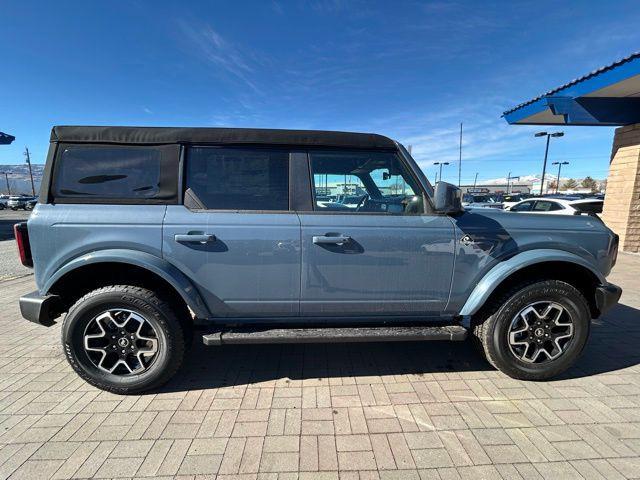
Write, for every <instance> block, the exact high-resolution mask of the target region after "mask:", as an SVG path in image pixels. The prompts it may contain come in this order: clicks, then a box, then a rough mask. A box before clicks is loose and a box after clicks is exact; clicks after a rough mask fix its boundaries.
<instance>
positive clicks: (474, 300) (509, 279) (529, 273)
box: [460, 249, 606, 318]
mask: <svg viewBox="0 0 640 480" xmlns="http://www.w3.org/2000/svg"><path fill="white" fill-rule="evenodd" d="M535 279H554V280H562V281H565V282H567V283H569V284H570V285H573V286H574V287H576V288H577V289H578V290H580V292H581V293H582V294H583V295H584V296H585V298H586V299H587V301H588V302H589V309H590V310H591V315H592V317H593V318H597V317H598V316H599V314H600V312H599V310H598V307H597V304H596V298H595V295H596V287H597V286H598V285H603V284H605V283H606V280H605V278H604V276H603V275H602V274H601V273H600V272H598V270H597V269H595V268H594V266H593V265H591V264H590V263H589V262H588V261H587V260H585V259H583V258H582V257H579V256H578V255H576V254H573V253H570V252H564V251H561V250H549V249H544V250H531V251H527V252H523V253H520V254H518V255H516V256H514V257H512V258H510V259H508V260H505V261H504V262H501V263H499V264H498V265H496V266H494V267H493V268H492V269H491V270H489V272H488V273H487V274H485V275H484V277H483V278H482V279H481V280H480V281H479V282H478V284H477V285H476V287H475V288H474V289H473V291H472V292H471V294H470V295H469V297H468V298H467V300H466V302H465V304H464V306H463V307H462V309H461V311H460V315H462V316H470V315H474V314H476V313H478V312H479V311H480V309H481V308H482V307H483V306H484V305H485V304H488V303H490V301H491V299H492V298H494V297H495V296H497V295H500V294H502V293H503V292H504V291H505V290H508V289H509V288H512V287H513V285H514V284H516V283H519V282H522V281H526V280H535Z"/></svg>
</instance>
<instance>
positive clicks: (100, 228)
mask: <svg viewBox="0 0 640 480" xmlns="http://www.w3.org/2000/svg"><path fill="white" fill-rule="evenodd" d="M165 209H166V206H164V205H89V204H87V205H80V204H37V205H36V207H35V208H34V210H33V212H32V213H31V215H30V217H29V220H28V222H27V226H28V229H29V239H30V243H31V251H32V255H33V260H34V268H35V280H36V285H37V286H38V288H39V289H40V290H41V293H43V294H44V293H46V290H43V288H45V285H47V284H49V279H50V278H51V277H52V276H53V275H54V274H55V273H56V272H57V271H58V270H60V269H61V268H63V267H64V266H65V265H66V264H68V263H69V262H71V261H72V260H74V259H76V258H80V257H82V256H84V255H86V254H88V253H92V252H96V251H100V250H109V249H119V250H127V251H139V252H145V253H148V254H150V255H152V256H154V257H157V258H161V257H162V220H163V218H164V213H165Z"/></svg>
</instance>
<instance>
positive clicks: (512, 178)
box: [507, 172, 520, 195]
mask: <svg viewBox="0 0 640 480" xmlns="http://www.w3.org/2000/svg"><path fill="white" fill-rule="evenodd" d="M511 180H520V177H512V176H511V172H509V175H508V176H507V195H509V183H511Z"/></svg>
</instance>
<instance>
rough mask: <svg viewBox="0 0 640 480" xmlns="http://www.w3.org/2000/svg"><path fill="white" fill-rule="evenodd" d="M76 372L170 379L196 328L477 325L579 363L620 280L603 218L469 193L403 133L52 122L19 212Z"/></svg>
mask: <svg viewBox="0 0 640 480" xmlns="http://www.w3.org/2000/svg"><path fill="white" fill-rule="evenodd" d="M15 233H16V238H17V243H18V248H19V252H20V256H21V260H22V262H23V263H24V264H25V265H30V266H31V265H32V266H33V267H34V269H35V280H36V284H37V287H38V290H37V291H36V292H33V293H31V294H28V295H26V296H24V297H22V298H21V299H20V308H21V312H22V315H23V316H24V317H25V318H26V319H28V320H31V321H33V322H36V323H39V324H42V325H45V326H49V325H52V324H53V323H54V320H55V319H56V318H58V317H60V316H61V315H63V314H65V313H66V315H65V316H64V320H63V322H62V344H63V348H64V352H65V355H66V357H67V359H68V361H69V363H70V364H71V366H72V367H73V368H74V369H75V371H76V372H77V373H78V374H79V375H80V376H81V377H82V378H84V379H85V380H86V381H87V382H89V383H91V384H93V385H95V386H97V387H99V388H102V389H105V390H109V391H113V392H118V393H130V392H140V391H144V390H148V389H153V388H157V387H158V386H159V385H161V384H162V383H164V382H166V381H167V380H169V378H171V376H172V375H173V374H174V373H175V372H176V371H177V370H178V368H179V367H180V364H181V362H182V359H183V355H184V353H185V348H186V345H188V344H189V340H190V339H191V338H193V335H194V331H195V330H196V329H194V327H195V326H197V331H199V332H201V334H202V340H203V342H204V343H205V344H206V345H221V344H243V343H244V344H249V343H250V344H257V343H284V342H354V341H401V340H412V341H417V340H452V341H461V340H464V339H465V338H466V336H467V332H468V333H469V334H470V336H471V337H472V339H473V340H474V342H475V343H476V344H477V345H478V346H479V347H480V350H481V351H482V352H483V353H484V355H485V356H486V358H487V360H488V362H489V363H491V364H492V365H493V366H495V367H497V368H498V369H500V370H502V371H503V372H505V373H506V374H507V375H509V376H511V377H514V378H519V379H525V380H542V379H546V378H549V377H552V376H554V375H557V374H558V373H560V372H562V371H563V370H565V369H566V368H568V367H569V366H570V365H572V364H573V363H574V362H575V361H576V359H577V358H578V356H579V355H580V352H581V351H582V349H583V347H584V346H585V343H586V341H587V337H588V335H589V327H590V322H591V319H592V318H597V317H598V316H600V315H602V313H603V312H605V311H606V310H607V309H608V308H609V307H611V306H612V305H614V304H615V303H616V302H617V301H618V299H619V297H620V294H621V290H620V288H618V287H616V286H615V285H612V284H610V283H607V281H606V280H605V277H606V276H607V274H608V273H609V271H610V270H611V268H612V267H613V265H614V263H615V261H616V256H617V250H618V237H617V236H616V235H615V234H613V233H612V232H611V231H610V230H609V229H608V228H607V227H606V226H605V225H604V224H603V223H602V222H601V221H600V220H599V219H597V218H594V217H591V216H562V215H557V216H556V215H550V216H544V215H539V216H538V215H526V214H519V213H504V212H502V211H498V210H494V209H475V210H469V211H465V210H464V209H463V208H462V206H461V193H460V190H459V189H458V188H456V187H454V186H453V185H450V184H447V183H444V182H440V183H438V184H437V185H436V186H435V188H434V187H432V185H431V184H430V183H429V181H428V180H427V178H426V177H425V176H424V174H423V173H422V171H421V170H420V169H419V168H418V166H417V165H416V163H415V162H414V160H413V159H412V158H411V156H410V155H409V153H408V152H407V150H406V149H405V148H404V147H403V146H402V145H401V144H399V143H398V142H395V141H393V140H390V139H389V138H386V137H384V136H380V135H373V134H361V133H345V132H322V131H299V130H262V129H231V128H136V127H55V128H53V131H52V134H51V144H50V150H49V154H48V158H47V162H46V167H45V171H44V179H43V182H42V189H41V192H40V197H39V202H38V204H37V206H36V207H35V209H34V211H33V213H32V214H31V216H30V218H29V220H28V222H26V223H21V224H18V225H16V227H15Z"/></svg>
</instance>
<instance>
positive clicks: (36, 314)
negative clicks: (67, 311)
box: [20, 292, 60, 327]
mask: <svg viewBox="0 0 640 480" xmlns="http://www.w3.org/2000/svg"><path fill="white" fill-rule="evenodd" d="M57 305H58V296H57V295H40V293H39V292H31V293H28V294H27V295H24V296H22V297H20V313H21V314H22V316H23V317H24V318H26V319H27V320H29V321H30V322H34V323H38V324H40V325H44V326H45V327H50V326H51V325H53V324H54V323H55V322H54V321H53V320H54V319H55V318H57V317H58V316H59V315H60V313H59V312H58V311H57V310H56V307H57Z"/></svg>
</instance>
